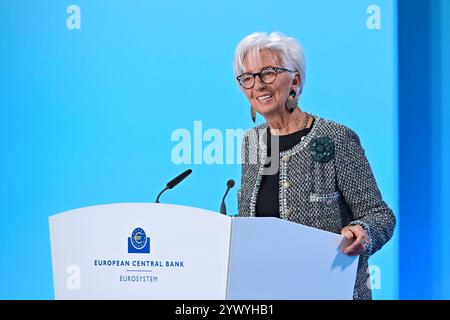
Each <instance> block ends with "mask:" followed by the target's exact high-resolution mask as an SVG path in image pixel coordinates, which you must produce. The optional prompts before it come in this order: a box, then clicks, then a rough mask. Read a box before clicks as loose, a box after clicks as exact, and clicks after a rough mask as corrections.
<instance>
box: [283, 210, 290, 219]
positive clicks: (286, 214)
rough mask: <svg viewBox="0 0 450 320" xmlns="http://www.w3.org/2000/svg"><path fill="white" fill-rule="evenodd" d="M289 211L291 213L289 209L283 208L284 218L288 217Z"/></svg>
mask: <svg viewBox="0 0 450 320" xmlns="http://www.w3.org/2000/svg"><path fill="white" fill-rule="evenodd" d="M291 213H292V211H291V209H285V210H284V216H285V217H286V218H287V217H289V216H290V215H291Z"/></svg>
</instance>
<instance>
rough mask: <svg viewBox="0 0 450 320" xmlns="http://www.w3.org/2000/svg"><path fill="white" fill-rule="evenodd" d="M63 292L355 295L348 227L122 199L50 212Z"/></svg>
mask: <svg viewBox="0 0 450 320" xmlns="http://www.w3.org/2000/svg"><path fill="white" fill-rule="evenodd" d="M49 223H50V239H51V252H52V267H53V282H54V291H55V298H56V299H173V300H180V299H186V300H200V299H201V300H203V299H207V300H219V299H233V300H235V299H239V300H241V299H352V296H353V287H354V283H355V277H356V269H357V265H358V258H357V257H349V256H347V255H345V254H343V253H342V252H341V251H340V246H341V244H342V241H343V237H342V236H341V235H338V234H334V233H330V232H326V231H323V230H318V229H314V228H311V227H307V226H303V225H299V224H296V223H292V222H288V221H284V220H281V219H276V218H239V217H229V216H225V215H221V214H219V213H216V212H212V211H208V210H203V209H199V208H193V207H187V206H179V205H169V204H159V203H158V204H156V203H119V204H107V205H98V206H91V207H85V208H80V209H75V210H70V211H66V212H63V213H60V214H56V215H54V216H51V217H50V218H49Z"/></svg>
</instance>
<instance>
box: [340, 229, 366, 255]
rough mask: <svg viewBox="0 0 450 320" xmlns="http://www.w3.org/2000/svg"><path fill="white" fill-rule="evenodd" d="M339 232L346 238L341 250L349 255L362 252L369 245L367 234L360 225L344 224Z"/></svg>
mask: <svg viewBox="0 0 450 320" xmlns="http://www.w3.org/2000/svg"><path fill="white" fill-rule="evenodd" d="M341 234H342V235H343V236H344V237H345V238H346V239H347V240H348V241H347V242H346V246H345V247H344V248H343V252H344V253H345V254H347V255H349V256H359V255H361V254H363V253H364V252H365V251H366V250H367V248H368V246H369V241H370V239H369V235H368V234H367V232H366V230H364V229H363V228H362V227H361V226H360V225H354V226H346V227H344V228H343V229H342V230H341Z"/></svg>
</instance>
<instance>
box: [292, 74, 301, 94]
mask: <svg viewBox="0 0 450 320" xmlns="http://www.w3.org/2000/svg"><path fill="white" fill-rule="evenodd" d="M300 82H301V81H300V73H298V72H296V73H295V75H294V78H293V79H292V83H291V89H294V90H295V91H297V89H298V87H300Z"/></svg>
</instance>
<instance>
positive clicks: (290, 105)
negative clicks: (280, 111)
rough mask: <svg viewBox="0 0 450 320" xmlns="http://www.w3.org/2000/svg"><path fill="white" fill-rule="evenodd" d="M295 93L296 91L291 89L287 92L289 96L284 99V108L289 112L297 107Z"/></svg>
mask: <svg viewBox="0 0 450 320" xmlns="http://www.w3.org/2000/svg"><path fill="white" fill-rule="evenodd" d="M296 95H297V93H296V92H295V90H293V89H292V90H291V92H289V97H288V98H287V100H286V110H287V111H289V113H292V112H294V110H295V108H297V101H295V96H296Z"/></svg>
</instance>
